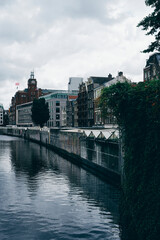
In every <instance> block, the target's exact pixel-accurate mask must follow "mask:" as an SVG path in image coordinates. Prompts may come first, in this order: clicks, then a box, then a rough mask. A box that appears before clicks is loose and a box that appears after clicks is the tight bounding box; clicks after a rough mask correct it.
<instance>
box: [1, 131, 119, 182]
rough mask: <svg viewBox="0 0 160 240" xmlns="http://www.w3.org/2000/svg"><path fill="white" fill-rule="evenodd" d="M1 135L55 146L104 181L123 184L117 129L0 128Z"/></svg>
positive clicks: (75, 162)
mask: <svg viewBox="0 0 160 240" xmlns="http://www.w3.org/2000/svg"><path fill="white" fill-rule="evenodd" d="M0 134H5V135H11V136H17V137H22V138H24V139H27V140H30V141H34V142H37V143H39V144H42V145H45V146H46V147H48V148H51V149H53V150H54V151H55V152H57V153H58V154H60V155H62V156H63V157H64V158H66V159H67V160H69V161H72V162H73V163H74V164H77V165H79V166H81V167H83V168H85V169H87V170H88V171H90V172H92V173H93V174H95V175H97V176H99V177H100V178H103V179H104V180H106V181H108V182H110V183H112V184H114V185H117V186H118V185H120V182H121V165H122V163H121V157H120V154H119V152H120V151H119V141H118V136H117V131H116V130H115V129H106V130H101V131H100V130H93V129H87V130H84V129H72V130H60V129H55V128H54V129H47V128H43V129H39V128H17V127H6V128H0Z"/></svg>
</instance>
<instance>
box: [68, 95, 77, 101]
mask: <svg viewBox="0 0 160 240" xmlns="http://www.w3.org/2000/svg"><path fill="white" fill-rule="evenodd" d="M77 97H78V96H73V95H72V96H71V95H70V96H68V100H74V99H77Z"/></svg>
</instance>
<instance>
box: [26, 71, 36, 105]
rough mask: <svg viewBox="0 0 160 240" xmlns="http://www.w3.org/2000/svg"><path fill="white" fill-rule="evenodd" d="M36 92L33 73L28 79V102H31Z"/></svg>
mask: <svg viewBox="0 0 160 240" xmlns="http://www.w3.org/2000/svg"><path fill="white" fill-rule="evenodd" d="M36 91H37V80H36V79H35V78H34V72H31V75H30V78H29V79H28V102H31V101H33V100H34V98H35V97H36Z"/></svg>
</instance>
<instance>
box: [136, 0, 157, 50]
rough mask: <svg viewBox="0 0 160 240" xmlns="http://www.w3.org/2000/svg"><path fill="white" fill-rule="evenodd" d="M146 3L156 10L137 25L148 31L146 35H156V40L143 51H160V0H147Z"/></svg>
mask: <svg viewBox="0 0 160 240" xmlns="http://www.w3.org/2000/svg"><path fill="white" fill-rule="evenodd" d="M145 3H146V5H147V6H150V7H152V8H153V9H154V10H153V12H152V13H151V14H149V15H148V16H146V17H145V18H144V19H143V20H142V21H141V22H140V23H139V24H138V25H137V27H142V30H145V31H148V32H147V34H146V35H155V41H154V42H152V43H151V44H150V45H149V46H148V48H147V49H145V50H144V51H143V52H144V53H147V52H153V51H154V50H158V51H160V1H159V0H146V1H145Z"/></svg>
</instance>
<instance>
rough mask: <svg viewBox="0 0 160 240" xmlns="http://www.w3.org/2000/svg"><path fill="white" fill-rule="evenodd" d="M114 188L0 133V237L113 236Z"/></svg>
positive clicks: (44, 239) (115, 216) (116, 236)
mask: <svg viewBox="0 0 160 240" xmlns="http://www.w3.org/2000/svg"><path fill="white" fill-rule="evenodd" d="M118 203H119V190H117V189H116V188H114V187H113V186H111V185H108V184H107V183H105V182H103V181H101V180H100V179H98V178H97V177H95V176H93V175H92V174H90V173H88V172H86V171H85V170H83V169H81V168H80V167H78V166H75V165H74V164H72V163H71V162H69V161H67V160H65V159H63V158H62V157H60V156H58V155H57V154H55V153H54V152H53V151H51V150H48V149H46V148H45V147H42V146H40V145H38V144H36V143H31V142H28V141H25V140H23V139H20V138H14V137H8V136H1V135H0V240H22V239H23V240H34V239H35V240H41V239H42V240H51V239H55V240H59V239H61V240H63V239H64V240H72V239H73V240H75V239H90V240H100V239H102V240H104V239H107V240H119V239H120V238H119V226H118V218H119V214H118Z"/></svg>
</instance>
